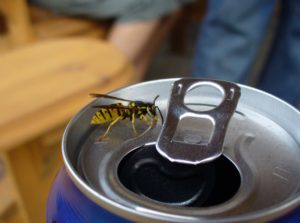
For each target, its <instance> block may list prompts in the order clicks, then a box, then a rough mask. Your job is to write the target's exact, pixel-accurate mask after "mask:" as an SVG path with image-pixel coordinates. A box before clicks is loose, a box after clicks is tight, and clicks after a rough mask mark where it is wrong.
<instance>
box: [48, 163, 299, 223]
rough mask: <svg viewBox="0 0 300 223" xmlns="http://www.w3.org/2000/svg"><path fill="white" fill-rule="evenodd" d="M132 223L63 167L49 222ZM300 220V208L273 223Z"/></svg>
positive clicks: (53, 191)
mask: <svg viewBox="0 0 300 223" xmlns="http://www.w3.org/2000/svg"><path fill="white" fill-rule="evenodd" d="M94 222H101V223H130V222H131V221H129V220H127V219H124V218H122V217H120V216H117V215H115V214H113V213H111V212H109V211H107V210H105V209H103V208H101V207H99V206H98V205H97V204H95V203H94V202H92V201H91V200H90V199H89V198H87V197H86V196H85V195H84V194H83V193H82V192H81V191H80V190H79V189H78V188H77V187H76V186H75V184H74V183H73V182H72V181H71V179H70V177H69V176H68V174H67V172H66V170H65V168H64V167H63V168H62V169H61V170H60V171H59V173H58V174H57V176H56V179H55V182H54V184H53V186H52V189H51V191H50V193H49V198H48V206H47V223H94ZM298 222H300V208H298V209H297V210H296V211H293V212H292V213H289V214H288V215H286V216H283V217H282V218H280V219H277V220H275V221H273V223H298Z"/></svg>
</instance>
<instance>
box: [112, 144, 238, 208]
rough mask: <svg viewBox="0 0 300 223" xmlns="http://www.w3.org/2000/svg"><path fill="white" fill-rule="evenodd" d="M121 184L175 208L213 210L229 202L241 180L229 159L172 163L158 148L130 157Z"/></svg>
mask: <svg viewBox="0 0 300 223" xmlns="http://www.w3.org/2000/svg"><path fill="white" fill-rule="evenodd" d="M118 176H119V179H120V182H121V183H122V184H123V185H124V186H125V187H126V188H127V189H129V190H130V191H132V192H134V193H136V194H138V195H140V196H142V197H147V198H150V199H152V200H155V201H158V202H162V203H165V204H168V205H173V206H186V207H209V206H214V205H218V204H221V203H224V202H226V201H228V200H229V199H230V198H232V197H233V196H234V195H235V194H236V192H237V191H238V189H239V187H240V184H241V177H240V174H239V171H238V170H237V168H236V167H235V165H234V164H233V163H232V162H231V161H230V160H229V159H228V158H226V157H225V156H223V155H222V156H221V157H219V158H218V159H216V160H214V161H212V162H210V163H206V164H199V165H188V164H179V163H172V162H170V161H169V160H167V159H165V158H164V157H162V156H161V155H160V154H159V153H158V152H157V151H156V148H155V145H146V146H143V147H140V148H138V149H136V150H134V151H133V152H131V153H129V154H127V155H126V156H125V157H124V158H123V160H122V161H121V163H120V165H119V167H118Z"/></svg>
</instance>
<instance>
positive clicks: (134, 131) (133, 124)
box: [131, 113, 138, 136]
mask: <svg viewBox="0 0 300 223" xmlns="http://www.w3.org/2000/svg"><path fill="white" fill-rule="evenodd" d="M134 120H135V116H134V113H132V115H131V125H132V130H133V133H134V135H135V136H138V133H137V131H136V128H135V122H134Z"/></svg>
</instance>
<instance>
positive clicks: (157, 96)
mask: <svg viewBox="0 0 300 223" xmlns="http://www.w3.org/2000/svg"><path fill="white" fill-rule="evenodd" d="M158 97H159V95H157V96H156V97H155V98H154V100H153V104H155V101H156V100H157V99H158Z"/></svg>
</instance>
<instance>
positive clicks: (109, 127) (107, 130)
mask: <svg viewBox="0 0 300 223" xmlns="http://www.w3.org/2000/svg"><path fill="white" fill-rule="evenodd" d="M121 118H122V116H120V117H118V118H116V119H115V120H114V121H112V122H111V123H110V124H109V126H108V127H107V129H106V131H105V133H104V134H103V135H102V136H100V137H99V141H102V140H103V139H104V138H105V137H106V136H107V134H108V133H109V130H110V129H111V127H112V126H113V125H114V124H116V123H117V122H118V121H119V120H120V119H121Z"/></svg>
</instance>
